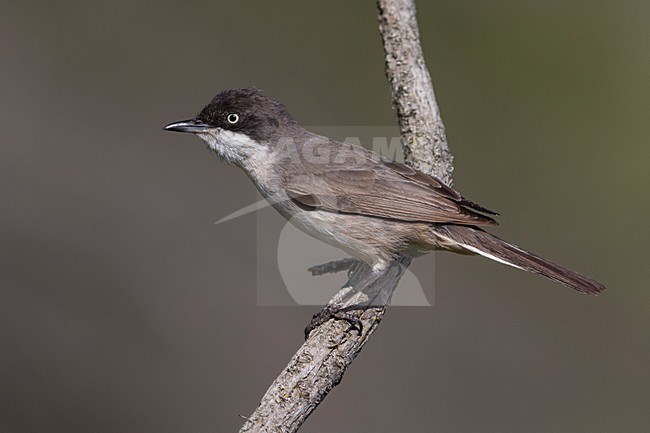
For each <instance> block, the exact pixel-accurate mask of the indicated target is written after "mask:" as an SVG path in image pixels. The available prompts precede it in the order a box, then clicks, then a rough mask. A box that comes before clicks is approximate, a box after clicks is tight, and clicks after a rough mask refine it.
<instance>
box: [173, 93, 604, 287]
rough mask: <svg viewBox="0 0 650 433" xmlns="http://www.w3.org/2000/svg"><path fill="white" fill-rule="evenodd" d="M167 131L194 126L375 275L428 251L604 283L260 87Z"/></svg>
mask: <svg viewBox="0 0 650 433" xmlns="http://www.w3.org/2000/svg"><path fill="white" fill-rule="evenodd" d="M165 129H166V130H168V131H177V132H189V133H193V134H196V135H198V136H199V137H200V138H201V139H202V140H203V141H205V143H207V145H208V147H209V148H210V149H212V150H213V151H214V152H216V153H217V155H218V156H219V157H220V158H222V159H223V160H224V161H226V162H227V163H229V164H234V165H236V166H238V167H240V168H241V169H242V170H244V172H245V173H246V174H247V175H248V177H249V178H250V179H251V180H252V181H253V183H254V184H255V186H256V187H257V188H258V190H259V191H260V193H261V194H262V195H263V196H264V197H265V198H266V199H267V200H269V201H270V203H271V205H272V206H273V207H274V208H275V209H276V210H277V211H278V212H280V214H282V215H283V216H284V217H285V218H287V219H288V220H289V221H290V222H291V223H293V224H294V225H295V226H296V227H298V228H299V229H301V230H302V231H304V232H306V233H308V234H309V235H311V236H313V237H315V238H317V239H320V240H321V241H324V242H326V243H328V244H331V245H333V246H335V247H338V248H340V249H342V250H344V251H345V252H347V253H348V254H350V255H352V256H353V257H355V258H357V259H359V260H362V261H364V262H365V263H367V264H368V265H369V266H370V267H372V274H373V275H375V277H376V278H379V277H380V276H381V275H382V274H383V273H384V271H385V270H386V269H387V267H388V264H389V263H390V261H391V260H393V259H395V258H397V257H398V256H400V255H405V256H412V257H415V256H419V255H422V254H425V253H427V252H430V251H433V250H445V251H452V252H456V253H461V254H478V255H481V256H483V257H486V258H488V259H491V260H494V261H497V262H500V263H504V264H506V265H510V266H513V267H515V268H519V269H523V270H525V271H529V272H534V273H536V274H539V275H542V276H544V277H546V278H549V279H551V280H553V281H557V282H558V283H561V284H564V285H565V286H567V287H570V288H572V289H574V290H577V291H578V292H581V293H588V294H597V293H598V292H601V291H603V290H605V287H604V286H603V285H602V284H601V283H599V282H597V281H595V280H593V279H591V278H588V277H585V276H583V275H580V274H579V273H577V272H574V271H572V270H570V269H568V268H565V267H564V266H561V265H558V264H556V263H553V262H550V261H548V260H546V259H544V258H542V257H540V256H537V255H535V254H533V253H530V252H528V251H526V250H524V249H522V248H520V247H518V246H516V245H513V244H511V243H509V242H506V241H504V240H502V239H499V238H498V237H496V236H494V235H492V234H490V233H488V232H487V231H485V230H484V229H483V227H487V226H494V225H496V224H497V223H496V221H495V220H494V219H493V216H494V215H496V213H495V212H492V211H490V210H488V209H486V208H484V207H482V206H479V205H477V204H475V203H473V202H471V201H469V200H467V199H466V198H464V197H463V196H462V195H461V194H460V193H458V192H457V191H455V190H454V189H452V188H450V187H448V186H446V185H445V184H444V183H443V182H442V181H440V180H439V179H437V178H435V177H433V176H431V175H428V174H425V173H423V172H421V171H418V170H415V169H413V168H411V167H408V166H406V165H404V164H401V163H398V162H393V161H388V160H385V159H383V158H381V157H380V156H379V155H377V154H375V153H373V152H371V151H369V150H367V149H365V148H363V147H361V146H357V145H354V144H349V143H341V142H338V141H335V140H332V139H330V138H327V137H323V136H320V135H317V134H314V133H312V132H309V131H307V130H306V129H304V128H303V127H302V126H300V124H298V123H297V122H296V121H295V120H294V119H293V117H291V115H290V114H289V112H288V111H287V109H286V107H285V106H284V105H283V104H282V103H281V102H279V101H276V100H274V99H270V98H268V97H266V96H264V95H262V94H261V93H260V92H259V91H258V90H257V89H253V88H245V89H230V90H224V91H222V92H220V93H219V94H217V96H215V97H214V99H212V101H211V102H210V103H209V104H208V105H207V106H206V107H205V108H203V110H201V112H200V113H199V114H198V115H197V116H196V117H195V118H193V119H190V120H185V121H181V122H174V123H171V124H169V125H167V126H166V127H165Z"/></svg>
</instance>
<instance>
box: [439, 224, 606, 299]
mask: <svg viewBox="0 0 650 433" xmlns="http://www.w3.org/2000/svg"><path fill="white" fill-rule="evenodd" d="M435 233H436V235H437V236H439V237H442V238H443V239H445V240H447V241H448V242H450V243H451V244H452V245H454V246H459V247H461V248H462V249H465V250H467V251H469V252H472V253H475V254H480V255H481V256H484V257H487V258H489V259H492V260H495V261H497V262H500V263H504V264H506V265H510V266H514V267H515V268H519V269H523V270H525V271H529V272H534V273H536V274H539V275H542V276H544V277H546V278H548V279H550V280H553V281H557V282H558V283H560V284H563V285H565V286H567V287H569V288H571V289H574V290H577V291H578V292H581V293H587V294H590V295H596V294H598V293H600V292H602V291H603V290H605V286H604V285H602V284H601V283H599V282H598V281H596V280H593V279H591V278H589V277H585V276H584V275H580V274H579V273H577V272H574V271H572V270H571V269H568V268H565V267H564V266H561V265H558V264H557V263H553V262H550V261H548V260H546V259H544V258H542V257H540V256H538V255H535V254H533V253H531V252H528V251H526V250H524V249H522V248H519V247H518V246H516V245H512V244H510V243H508V242H506V241H504V240H502V239H499V238H498V237H496V236H494V235H491V234H490V233H488V232H485V231H483V230H481V229H479V228H478V227H471V226H457V225H440V226H436V228H435Z"/></svg>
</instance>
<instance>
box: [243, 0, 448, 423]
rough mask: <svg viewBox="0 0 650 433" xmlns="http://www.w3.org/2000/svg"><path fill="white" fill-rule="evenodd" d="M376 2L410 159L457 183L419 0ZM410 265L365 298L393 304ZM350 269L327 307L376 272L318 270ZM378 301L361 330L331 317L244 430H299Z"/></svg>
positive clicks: (375, 317)
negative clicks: (424, 45) (427, 59)
mask: <svg viewBox="0 0 650 433" xmlns="http://www.w3.org/2000/svg"><path fill="white" fill-rule="evenodd" d="M377 6H378V12H379V30H380V33H381V36H382V40H383V43H384V51H385V53H386V75H387V77H388V80H389V82H390V86H391V91H392V94H393V104H394V106H395V107H396V109H397V116H398V120H399V126H400V132H401V137H402V145H403V148H404V153H405V157H406V160H407V162H408V163H409V164H411V165H412V166H414V167H416V168H418V169H420V170H422V171H424V172H427V173H432V174H434V175H436V176H437V177H439V178H440V179H442V180H443V181H444V182H446V183H447V184H451V173H452V170H453V166H452V155H451V153H450V152H449V149H448V147H447V141H446V138H445V129H444V126H443V123H442V119H441V117H440V111H439V110H438V106H437V104H436V100H435V96H434V93H433V87H432V85H431V77H430V76H429V72H428V70H427V68H426V65H425V63H424V57H423V55H422V49H421V47H420V40H419V31H418V28H417V20H416V16H415V3H414V0H377ZM409 264H410V259H409V258H406V257H401V258H400V259H399V260H396V261H394V262H393V263H391V266H390V268H389V270H388V271H387V272H386V274H384V276H383V277H382V278H381V279H380V280H378V281H376V282H374V283H373V284H372V286H371V287H370V290H369V291H368V290H367V289H368V288H367V287H366V288H364V290H361V291H360V292H363V293H359V295H360V296H363V295H364V294H367V293H382V294H383V295H382V296H384V298H383V299H382V301H383V302H386V303H385V304H381V305H387V303H388V302H389V301H390V297H391V296H392V293H393V291H394V290H395V288H396V287H397V284H398V282H399V279H400V278H401V276H402V275H403V273H404V272H405V271H406V268H407V267H408V265H409ZM347 267H349V273H348V277H349V279H348V283H347V284H346V285H345V286H344V287H343V289H342V290H341V291H340V292H339V293H337V295H335V296H334V298H332V300H331V301H330V302H329V304H328V306H336V307H342V308H345V307H349V306H354V305H357V304H356V302H358V298H354V297H350V296H349V294H350V293H355V294H356V293H358V292H359V286H360V285H362V282H363V281H364V280H365V278H366V277H367V276H369V275H370V274H371V272H372V270H371V269H370V268H369V267H368V266H367V265H365V264H363V263H361V262H359V261H356V260H354V261H352V262H342V263H336V262H334V263H330V264H325V265H321V266H317V267H314V268H313V270H312V272H315V274H323V273H326V272H328V271H331V270H341V269H342V268H347ZM373 291H374V292H373ZM370 298H372V295H371V296H370ZM375 305H377V304H376V303H372V299H371V303H370V304H369V306H368V307H367V308H364V309H363V310H355V311H351V312H350V314H353V315H355V316H356V317H358V318H359V319H360V321H361V323H362V332H361V333H359V332H358V331H357V330H355V329H354V327H353V326H352V325H350V324H349V323H347V322H345V321H338V320H329V321H327V322H325V323H323V324H321V325H320V326H318V327H317V328H316V329H314V330H313V331H312V332H311V333H310V334H309V336H308V338H307V340H306V341H305V343H304V344H303V345H302V347H301V348H300V349H299V350H298V352H297V353H296V354H295V355H294V356H293V358H291V361H289V364H288V365H287V367H286V368H285V369H284V370H283V371H282V372H281V373H280V375H279V376H278V378H277V379H275V381H274V382H273V384H272V385H271V387H270V388H269V389H268V390H267V392H266V394H264V396H263V397H262V401H261V403H260V405H259V406H258V408H257V409H256V410H255V412H254V413H253V415H251V417H250V418H248V419H247V421H246V423H245V424H244V426H243V427H242V429H241V430H240V432H296V431H298V429H299V428H300V426H301V425H302V424H303V423H304V421H305V420H306V419H307V417H308V416H309V415H310V414H311V413H312V412H313V411H314V409H315V408H316V407H317V406H318V404H319V403H320V402H321V401H322V400H323V399H324V398H325V397H326V396H327V394H328V393H329V392H330V391H331V390H332V388H333V387H334V386H336V385H337V384H338V383H339V382H340V381H341V378H342V377H343V374H344V373H345V371H346V369H347V368H348V366H349V365H350V364H351V363H352V361H353V360H354V358H355V357H356V356H357V354H358V353H359V352H360V351H361V349H362V348H363V346H364V345H365V343H366V342H367V341H368V337H369V336H370V335H371V334H372V333H373V332H374V331H375V329H376V327H377V325H378V324H379V322H380V321H381V319H382V317H383V315H384V313H385V311H386V308H385V307H383V306H375Z"/></svg>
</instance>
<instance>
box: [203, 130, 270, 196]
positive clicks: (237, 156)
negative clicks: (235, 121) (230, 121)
mask: <svg viewBox="0 0 650 433" xmlns="http://www.w3.org/2000/svg"><path fill="white" fill-rule="evenodd" d="M197 135H198V136H199V137H200V138H201V139H202V140H203V141H205V142H206V144H207V145H208V147H209V148H210V149H212V150H214V151H215V152H216V153H217V155H219V157H220V158H221V159H223V160H224V161H226V162H227V163H228V164H234V165H236V166H238V167H240V168H241V169H243V170H244V171H245V172H246V174H247V175H248V176H249V177H251V178H252V179H253V181H254V182H255V184H256V185H257V187H258V188H260V190H262V189H266V188H265V184H266V180H268V179H269V177H270V176H271V175H272V173H270V171H271V170H272V168H271V165H272V159H273V158H272V156H273V155H272V152H271V151H270V150H269V148H268V147H267V146H266V145H264V144H261V143H258V142H257V141H255V140H253V139H252V138H250V137H249V136H247V135H246V134H241V133H238V132H233V131H228V130H225V129H221V128H212V129H209V130H207V131H206V132H205V133H200V134H197Z"/></svg>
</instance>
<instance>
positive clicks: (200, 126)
mask: <svg viewBox="0 0 650 433" xmlns="http://www.w3.org/2000/svg"><path fill="white" fill-rule="evenodd" d="M208 128H210V125H208V124H206V123H203V122H201V121H200V120H198V119H190V120H181V121H180V122H174V123H170V124H169V125H167V126H165V131H174V132H193V133H195V134H196V133H199V132H205V130H206V129H208Z"/></svg>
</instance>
